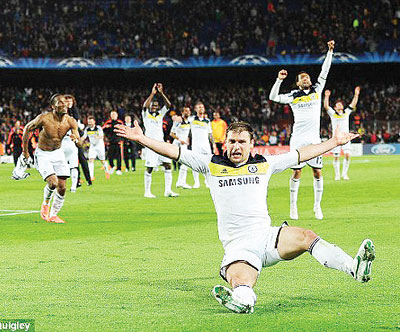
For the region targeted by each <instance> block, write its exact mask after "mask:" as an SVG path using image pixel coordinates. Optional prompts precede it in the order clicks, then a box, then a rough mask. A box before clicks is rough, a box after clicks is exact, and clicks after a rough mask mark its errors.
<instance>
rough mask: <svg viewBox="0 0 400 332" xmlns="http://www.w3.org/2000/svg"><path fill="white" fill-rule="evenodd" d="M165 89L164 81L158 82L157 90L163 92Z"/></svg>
mask: <svg viewBox="0 0 400 332" xmlns="http://www.w3.org/2000/svg"><path fill="white" fill-rule="evenodd" d="M163 89H164V87H163V85H162V83H157V91H158V92H160V93H162V92H163Z"/></svg>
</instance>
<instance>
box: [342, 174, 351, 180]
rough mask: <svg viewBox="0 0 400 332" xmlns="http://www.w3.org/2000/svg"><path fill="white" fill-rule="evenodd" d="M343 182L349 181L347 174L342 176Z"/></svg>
mask: <svg viewBox="0 0 400 332" xmlns="http://www.w3.org/2000/svg"><path fill="white" fill-rule="evenodd" d="M342 178H343V180H350V178H349V176H348V175H347V174H345V175H342Z"/></svg>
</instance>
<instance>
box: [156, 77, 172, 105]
mask: <svg viewBox="0 0 400 332" xmlns="http://www.w3.org/2000/svg"><path fill="white" fill-rule="evenodd" d="M157 91H158V92H159V93H160V95H161V97H162V98H163V100H164V103H165V106H167V108H168V109H170V107H171V105H172V104H171V102H170V101H169V99H168V97H167V96H166V95H165V93H164V87H163V85H162V83H157Z"/></svg>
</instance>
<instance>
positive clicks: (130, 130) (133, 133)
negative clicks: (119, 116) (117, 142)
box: [114, 120, 143, 141]
mask: <svg viewBox="0 0 400 332" xmlns="http://www.w3.org/2000/svg"><path fill="white" fill-rule="evenodd" d="M133 124H134V126H133V127H127V126H124V125H122V124H118V125H115V129H114V132H115V133H116V134H117V135H118V136H120V137H124V138H127V139H130V140H131V141H139V139H140V138H141V137H142V136H143V130H142V128H140V126H139V123H138V122H137V121H136V120H135V121H134V122H133Z"/></svg>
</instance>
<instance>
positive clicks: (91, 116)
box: [87, 115, 96, 121]
mask: <svg viewBox="0 0 400 332" xmlns="http://www.w3.org/2000/svg"><path fill="white" fill-rule="evenodd" d="M87 119H88V120H94V121H96V118H95V117H94V116H93V115H89V116H88V117H87Z"/></svg>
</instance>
